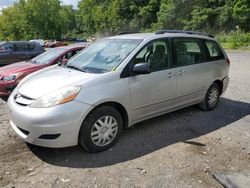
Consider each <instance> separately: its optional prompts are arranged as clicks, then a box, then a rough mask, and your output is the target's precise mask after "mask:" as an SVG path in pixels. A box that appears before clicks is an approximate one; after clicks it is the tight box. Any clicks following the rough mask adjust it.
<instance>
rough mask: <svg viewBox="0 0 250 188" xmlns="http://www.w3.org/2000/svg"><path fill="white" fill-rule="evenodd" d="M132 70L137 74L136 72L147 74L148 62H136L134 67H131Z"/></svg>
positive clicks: (148, 71)
mask: <svg viewBox="0 0 250 188" xmlns="http://www.w3.org/2000/svg"><path fill="white" fill-rule="evenodd" d="M133 72H134V73H135V74H136V75H137V74H149V73H150V70H149V64H148V63H138V64H135V66H134V68H133Z"/></svg>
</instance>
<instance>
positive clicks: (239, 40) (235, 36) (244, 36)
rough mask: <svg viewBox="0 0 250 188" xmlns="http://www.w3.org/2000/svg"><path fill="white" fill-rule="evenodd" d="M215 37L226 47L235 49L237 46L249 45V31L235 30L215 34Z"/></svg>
mask: <svg viewBox="0 0 250 188" xmlns="http://www.w3.org/2000/svg"><path fill="white" fill-rule="evenodd" d="M216 38H217V39H218V40H219V41H220V43H221V44H222V46H223V47H225V48H226V49H237V48H239V47H244V46H250V33H244V32H241V31H235V32H231V33H229V34H227V35H225V34H220V35H217V37H216Z"/></svg>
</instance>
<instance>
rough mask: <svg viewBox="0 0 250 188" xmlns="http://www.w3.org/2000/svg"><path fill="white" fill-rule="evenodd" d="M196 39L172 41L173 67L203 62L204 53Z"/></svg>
mask: <svg viewBox="0 0 250 188" xmlns="http://www.w3.org/2000/svg"><path fill="white" fill-rule="evenodd" d="M201 46H202V45H201V42H200V40H198V39H192V38H191V39H186V38H184V39H182V38H177V39H174V49H175V57H176V62H175V63H174V66H175V67H179V66H186V65H192V64H196V63H201V62H203V61H204V57H205V56H204V53H203V50H202V47H201Z"/></svg>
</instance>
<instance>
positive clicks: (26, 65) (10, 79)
mask: <svg viewBox="0 0 250 188" xmlns="http://www.w3.org/2000/svg"><path fill="white" fill-rule="evenodd" d="M87 45H88V44H81V45H77V46H76V45H74V46H64V47H58V48H54V49H50V50H48V51H46V52H44V53H42V54H40V55H39V56H37V57H35V58H33V59H31V60H30V61H23V62H18V63H15V64H11V65H7V66H5V67H1V68H0V97H3V98H5V97H8V96H9V95H10V94H11V92H12V91H13V90H14V89H15V87H16V86H17V85H18V83H19V82H20V81H21V80H22V79H23V78H24V77H25V76H27V75H28V74H30V73H33V72H35V71H38V70H40V69H43V68H45V67H48V66H51V65H54V64H57V63H59V62H62V60H63V59H69V58H71V57H72V56H74V55H75V54H76V53H78V52H79V51H81V50H82V49H84V48H85V47H87Z"/></svg>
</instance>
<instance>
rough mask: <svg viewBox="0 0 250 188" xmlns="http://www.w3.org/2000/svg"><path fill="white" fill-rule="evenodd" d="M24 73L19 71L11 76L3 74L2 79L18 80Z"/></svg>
mask: <svg viewBox="0 0 250 188" xmlns="http://www.w3.org/2000/svg"><path fill="white" fill-rule="evenodd" d="M21 75H22V73H17V74H12V75H9V76H3V78H2V80H3V81H13V80H16V79H17V78H18V77H20V76H21Z"/></svg>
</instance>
